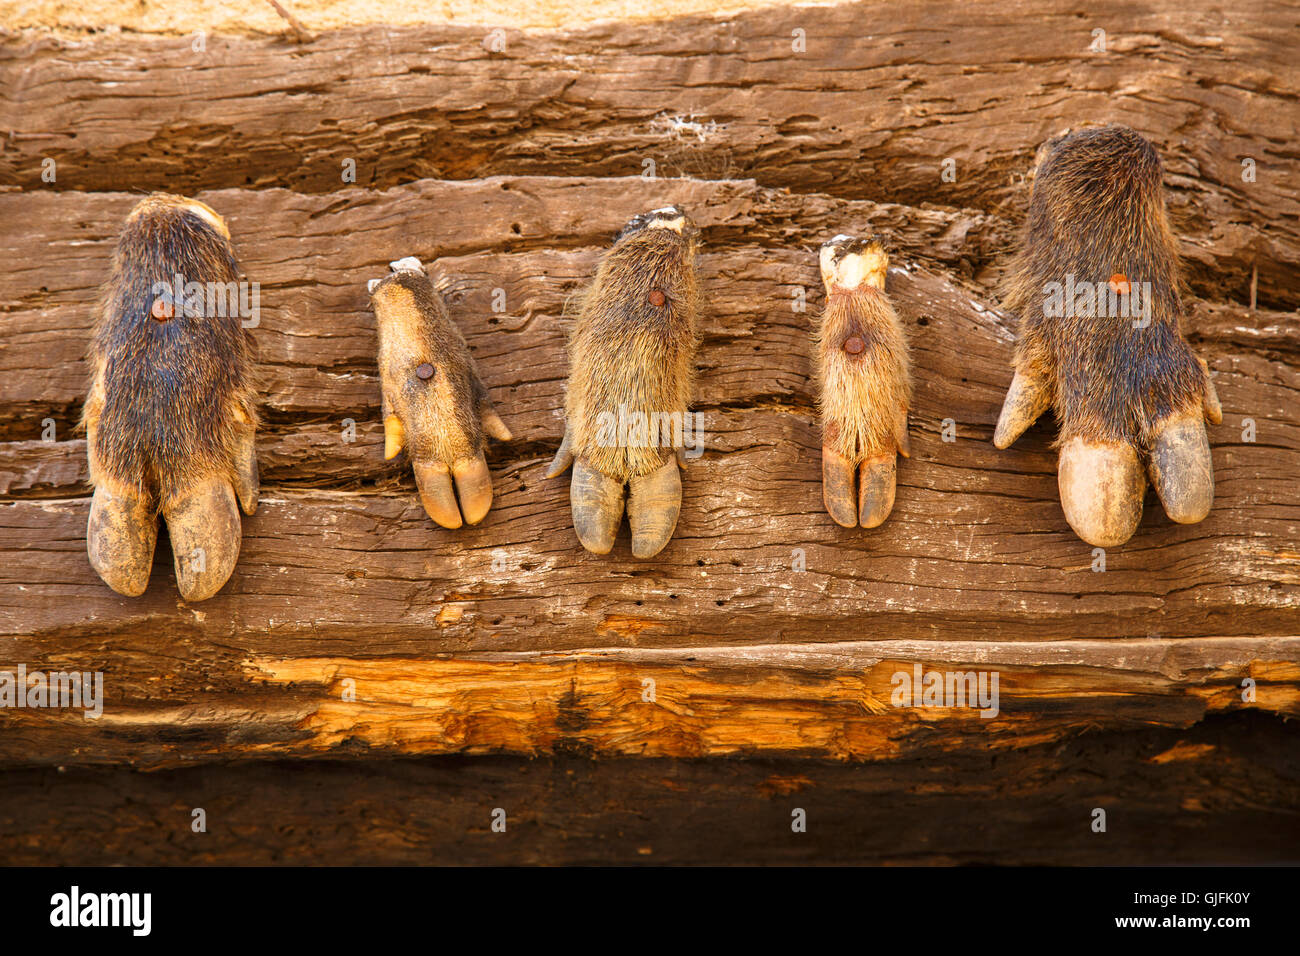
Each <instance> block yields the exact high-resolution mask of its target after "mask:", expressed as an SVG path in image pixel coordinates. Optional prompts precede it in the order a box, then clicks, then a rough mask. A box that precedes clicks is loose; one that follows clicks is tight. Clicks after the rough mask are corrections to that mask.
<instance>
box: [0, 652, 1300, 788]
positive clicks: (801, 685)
mask: <svg viewBox="0 0 1300 956" xmlns="http://www.w3.org/2000/svg"><path fill="white" fill-rule="evenodd" d="M381 640H384V641H385V642H391V638H387V637H385V638H384V639H381ZM249 643H256V640H255V639H253V640H251V641H249ZM268 650H269V649H268ZM365 651H366V653H367V654H368V655H375V654H376V651H377V648H375V647H374V646H369V647H367V648H366V649H365ZM113 655H114V656H113V659H112V663H111V665H109V666H110V668H111V670H110V671H109V672H108V673H106V674H105V688H106V694H105V699H104V701H103V713H102V715H100V716H99V717H98V718H96V719H86V718H85V717H84V716H83V715H82V714H81V713H80V712H77V711H68V710H65V711H57V710H49V709H45V710H35V709H24V710H9V711H6V712H5V713H4V714H3V716H2V717H0V725H2V726H3V727H4V733H3V735H2V736H0V763H3V764H51V763H53V764H61V765H63V764H67V763H75V764H82V763H95V764H133V765H139V766H144V767H157V766H167V765H174V764H178V763H184V762H188V761H196V760H212V759H221V758H230V757H245V758H247V757H262V758H266V757H284V756H298V757H312V756H323V755H334V756H349V755H351V756H355V755H357V754H358V753H365V754H368V755H373V756H384V755H390V756H391V755H402V754H405V755H424V756H430V755H439V754H492V753H516V754H530V755H531V754H577V755H584V756H611V757H612V756H641V757H722V756H750V757H753V756H791V757H815V758H822V759H835V760H893V759H899V758H902V757H908V756H915V755H917V754H919V753H925V752H933V753H935V754H946V753H951V752H962V751H966V750H969V749H972V748H974V749H976V750H980V751H987V750H995V751H996V750H1003V749H1019V748H1024V747H1029V746H1034V745H1037V744H1041V743H1045V742H1050V741H1055V740H1060V739H1062V738H1066V737H1069V736H1073V735H1075V734H1078V733H1080V732H1082V731H1084V730H1096V729H1101V728H1106V729H1113V728H1123V727H1132V728H1139V727H1150V726H1171V727H1189V726H1191V725H1192V724H1194V723H1196V722H1198V721H1200V720H1202V719H1203V718H1204V717H1205V716H1206V715H1207V714H1208V713H1216V712H1221V711H1226V710H1241V709H1260V710H1264V711H1267V712H1273V713H1281V714H1289V715H1297V714H1300V638H1296V637H1291V638H1258V639H1255V640H1253V641H1244V640H1240V639H1235V640H1234V639H1215V638H1206V639H1202V640H1195V641H1192V640H1179V641H1170V640H1153V641H1087V640H1075V641H1068V642H1047V643H1032V642H1031V643H1019V644H1016V643H1013V644H1006V643H994V642H984V643H981V642H970V641H945V642H942V643H939V642H930V641H898V640H886V641H878V642H868V643H848V644H842V645H836V644H826V643H820V644H804V645H781V646H773V645H753V644H751V645H748V646H744V647H716V646H706V647H683V648H675V649H666V650H644V649H640V648H627V649H610V650H603V651H599V652H592V651H576V652H566V653H549V654H547V653H537V652H528V653H500V652H491V653H480V654H460V655H453V656H450V657H440V656H430V654H429V653H428V652H425V653H424V654H422V655H421V656H420V657H419V658H402V657H393V656H384V657H380V656H372V657H367V658H364V659H363V658H357V657H349V658H344V657H333V658H308V657H286V656H284V655H283V653H282V652H280V651H270V652H269V653H268V652H267V651H263V652H262V653H258V654H254V655H253V656H251V657H249V658H247V659H245V660H243V661H242V662H240V664H239V669H240V673H238V674H234V675H219V674H215V673H209V674H207V675H205V677H204V678H203V679H205V680H207V681H208V686H206V687H203V688H200V687H198V686H190V687H186V686H185V683H184V682H185V680H186V679H187V677H188V676H189V675H187V674H185V673H184V671H185V670H186V669H187V668H186V667H185V665H184V664H179V663H178V664H176V665H174V666H172V667H171V668H169V669H168V668H160V667H159V664H160V663H161V662H160V661H158V660H157V659H153V660H133V659H132V656H131V655H130V654H129V653H127V652H126V651H125V649H124V648H121V647H116V648H115V649H114V651H113ZM69 656H70V655H69ZM63 657H64V653H62V652H59V651H54V652H52V658H53V659H51V660H49V661H48V662H47V663H46V664H45V665H44V666H45V667H46V668H48V669H58V662H59V659H61V658H63ZM87 657H88V655H87V653H86V651H85V650H84V649H83V650H82V651H81V652H80V653H78V654H77V655H76V659H77V660H78V661H79V662H80V663H79V665H78V666H81V667H83V668H84V667H88V666H89V664H88V663H87ZM915 667H920V668H921V669H922V671H928V670H935V671H940V672H945V671H952V672H961V673H963V674H965V673H971V674H975V673H976V672H983V673H984V675H985V678H984V679H985V683H984V685H982V686H981V691H986V690H987V691H990V693H991V694H992V696H989V697H987V698H986V699H983V700H982V701H981V706H982V707H983V708H984V709H979V708H977V707H976V706H975V705H974V704H973V703H972V704H970V705H966V704H963V705H960V706H958V705H954V704H953V702H952V701H951V700H950V701H948V702H947V705H946V706H945V705H939V706H934V707H920V706H909V705H908V700H910V699H904V700H903V702H902V703H899V701H898V700H896V699H894V698H893V697H892V694H893V692H894V688H895V687H896V686H898V681H899V680H900V678H899V677H898V676H897V675H899V674H906V675H908V676H911V675H912V674H913V673H914V669H915ZM993 674H996V675H997V683H996V685H994V684H992V683H991V681H992V680H993V677H992V675H993ZM223 676H229V677H230V678H231V679H232V682H233V681H239V680H242V682H243V686H242V687H238V686H237V687H235V688H234V689H233V691H231V692H227V691H225V688H222V687H217V686H215V685H216V684H217V682H219V681H221V680H222V678H223ZM123 678H125V680H126V681H130V682H132V686H130V687H129V688H127V689H125V690H124V689H123V688H122V687H121V686H120V682H121V681H122V680H123ZM1246 678H1250V679H1251V681H1253V689H1252V691H1251V692H1250V693H1249V694H1248V693H1247V692H1246V691H1245V690H1244V687H1245V685H1244V683H1243V682H1244V681H1245V679H1246ZM160 680H161V681H163V682H165V683H166V684H167V685H168V686H167V689H166V691H165V692H164V693H165V696H166V697H167V698H170V700H165V701H161V700H157V699H156V697H157V696H158V694H159V690H160V689H159V688H158V687H157V683H158V682H159V681H160ZM149 684H153V685H154V686H153V687H150V686H149ZM973 692H974V687H973V686H972V693H973ZM136 694H139V695H142V696H147V697H151V698H155V699H154V700H152V701H145V700H142V699H140V697H137V696H135V695H136ZM917 695H918V698H917V699H918V700H919V695H920V690H919V688H918V690H917ZM1246 697H1249V698H1250V699H1249V700H1248V701H1246V700H1244V698H1246Z"/></svg>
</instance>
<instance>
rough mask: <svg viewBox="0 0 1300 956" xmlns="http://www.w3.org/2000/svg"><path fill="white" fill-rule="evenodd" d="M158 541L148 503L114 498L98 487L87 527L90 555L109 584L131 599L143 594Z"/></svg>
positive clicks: (126, 497) (130, 497)
mask: <svg viewBox="0 0 1300 956" xmlns="http://www.w3.org/2000/svg"><path fill="white" fill-rule="evenodd" d="M157 541H158V519H157V518H156V517H155V515H154V513H153V510H152V509H151V508H150V507H149V504H148V502H146V501H143V500H141V499H140V498H138V497H136V496H134V495H130V494H114V493H113V492H111V491H110V490H109V489H108V487H107V486H106V485H98V486H96V488H95V496H94V498H93V499H91V502H90V520H89V522H88V523H87V525H86V552H87V554H89V556H90V566H91V567H93V568H94V569H95V571H96V572H98V574H99V576H100V577H101V578H103V580H104V583H105V584H107V585H108V586H109V587H110V588H112V589H113V590H114V591H116V592H117V593H118V594H124V595H126V596H127V597H139V596H140V595H141V594H143V593H144V592H145V588H147V587H148V586H149V572H150V571H151V570H153V551H154V545H155V544H157Z"/></svg>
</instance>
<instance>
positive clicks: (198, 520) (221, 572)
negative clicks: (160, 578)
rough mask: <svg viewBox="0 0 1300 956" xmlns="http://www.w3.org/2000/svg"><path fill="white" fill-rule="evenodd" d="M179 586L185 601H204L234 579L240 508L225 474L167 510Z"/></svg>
mask: <svg viewBox="0 0 1300 956" xmlns="http://www.w3.org/2000/svg"><path fill="white" fill-rule="evenodd" d="M163 518H165V519H166V521H167V534H168V535H169V536H170V537H171V541H172V556H173V560H174V563H175V566H176V586H177V588H178V589H179V590H180V592H181V597H183V598H184V599H185V600H187V601H206V600H207V599H208V598H210V597H212V595H214V594H216V593H217V592H218V591H220V590H221V588H222V586H223V585H225V583H226V582H227V581H228V580H230V575H231V573H232V572H233V571H234V570H235V562H236V561H237V560H238V559H239V544H240V527H239V509H238V507H236V504H235V493H234V490H233V489H232V488H231V487H230V482H228V481H227V480H226V479H225V478H220V477H213V478H208V479H206V480H204V481H202V482H200V483H199V484H198V485H197V486H196V487H195V488H194V489H193V490H192V491H191V492H190V493H189V494H187V495H184V496H183V497H181V498H180V499H178V500H177V501H176V502H174V503H173V504H171V505H169V506H168V507H166V508H164V509H163Z"/></svg>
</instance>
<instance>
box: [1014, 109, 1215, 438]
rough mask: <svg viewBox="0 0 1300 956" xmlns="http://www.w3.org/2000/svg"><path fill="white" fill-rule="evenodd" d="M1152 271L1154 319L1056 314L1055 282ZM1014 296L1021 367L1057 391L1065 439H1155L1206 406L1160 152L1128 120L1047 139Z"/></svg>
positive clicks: (1145, 275) (1146, 276)
mask: <svg viewBox="0 0 1300 956" xmlns="http://www.w3.org/2000/svg"><path fill="white" fill-rule="evenodd" d="M1069 273H1073V275H1074V277H1075V281H1076V282H1083V281H1086V282H1090V283H1098V284H1103V285H1104V284H1106V283H1107V282H1108V280H1109V279H1110V277H1111V276H1112V275H1115V274H1116V273H1119V274H1122V275H1124V276H1125V277H1127V279H1128V280H1129V281H1130V282H1132V283H1140V282H1146V283H1150V288H1151V293H1152V294H1151V301H1150V320H1151V324H1150V326H1149V327H1147V328H1134V327H1133V323H1132V320H1131V319H1129V318H1122V317H1087V316H1059V317H1058V316H1047V315H1044V312H1043V305H1044V300H1045V298H1046V296H1047V293H1046V291H1045V287H1046V286H1047V284H1048V283H1050V282H1061V283H1064V282H1065V278H1066V275H1067V274H1069ZM1005 303H1006V305H1007V306H1008V308H1010V309H1011V310H1012V311H1014V312H1016V313H1017V314H1019V316H1020V318H1021V324H1020V334H1019V339H1018V343H1017V348H1016V359H1015V362H1016V368H1017V369H1018V370H1020V371H1023V372H1026V373H1029V374H1032V375H1035V376H1039V377H1041V378H1042V379H1043V381H1044V382H1045V383H1046V385H1047V387H1048V389H1049V390H1050V392H1051V396H1052V401H1053V404H1054V406H1055V409H1056V415H1057V419H1058V420H1059V422H1060V425H1061V430H1060V439H1059V441H1060V442H1062V443H1063V442H1065V441H1067V440H1069V439H1070V438H1073V437H1076V436H1077V437H1081V438H1084V439H1087V440H1090V441H1123V442H1131V443H1133V444H1134V445H1135V446H1136V447H1138V448H1139V449H1140V450H1142V451H1144V452H1145V451H1149V449H1150V447H1151V444H1152V441H1153V436H1154V433H1155V431H1156V429H1157V428H1158V426H1159V424H1160V423H1161V422H1163V421H1165V420H1166V419H1168V418H1169V417H1170V416H1173V415H1176V414H1179V413H1183V412H1187V411H1189V410H1194V409H1198V408H1199V407H1200V406H1201V403H1202V399H1203V396H1204V395H1205V391H1206V386H1207V383H1206V378H1205V373H1204V372H1203V370H1202V368H1201V366H1200V364H1199V363H1198V362H1197V359H1196V357H1195V356H1194V355H1193V353H1192V350H1191V348H1190V347H1189V346H1188V345H1187V342H1186V341H1185V340H1184V338H1183V334H1182V330H1181V317H1182V303H1181V300H1180V297H1179V260H1178V250H1177V244H1176V242H1175V239H1174V236H1173V233H1172V231H1171V229H1170V227H1169V221H1168V217H1167V215H1166V212H1165V204H1164V197H1163V195H1162V192H1161V165H1160V157H1159V155H1158V154H1157V153H1156V151H1155V149H1154V148H1153V147H1152V146H1151V144H1150V143H1148V142H1147V141H1146V140H1145V139H1143V138H1142V137H1141V136H1140V135H1138V134H1137V133H1136V132H1134V131H1133V130H1131V129H1128V128H1127V127H1123V126H1107V127H1102V128H1096V129H1086V130H1082V131H1080V132H1076V133H1073V134H1070V135H1068V136H1064V137H1062V138H1060V139H1057V140H1055V141H1053V142H1051V143H1049V144H1048V146H1047V149H1046V151H1045V155H1044V158H1043V160H1042V162H1041V164H1040V166H1039V168H1038V171H1037V174H1036V177H1035V182H1034V187H1033V194H1032V197H1031V200H1030V208H1029V216H1028V219H1027V221H1026V224H1025V230H1024V235H1023V239H1022V241H1021V246H1020V251H1019V254H1018V256H1017V259H1016V261H1015V264H1014V266H1013V269H1012V272H1011V274H1010V277H1009V281H1008V293H1007V295H1006V296H1005Z"/></svg>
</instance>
